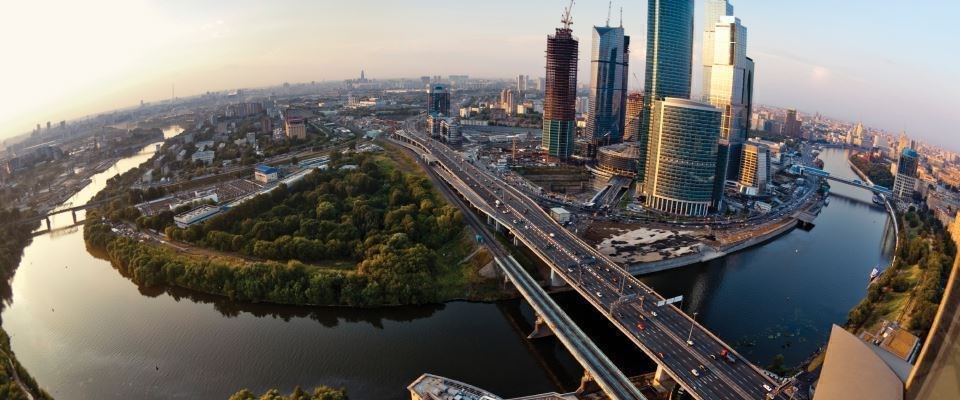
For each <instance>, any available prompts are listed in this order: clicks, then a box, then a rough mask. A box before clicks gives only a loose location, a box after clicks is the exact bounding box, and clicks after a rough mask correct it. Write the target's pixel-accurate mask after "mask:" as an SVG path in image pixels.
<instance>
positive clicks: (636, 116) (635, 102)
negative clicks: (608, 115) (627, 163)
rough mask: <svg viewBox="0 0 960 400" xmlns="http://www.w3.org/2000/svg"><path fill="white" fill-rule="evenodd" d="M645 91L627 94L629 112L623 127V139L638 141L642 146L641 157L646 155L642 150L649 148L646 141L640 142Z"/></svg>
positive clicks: (625, 140)
mask: <svg viewBox="0 0 960 400" xmlns="http://www.w3.org/2000/svg"><path fill="white" fill-rule="evenodd" d="M642 114H643V93H640V92H634V93H630V94H628V95H627V114H626V116H625V117H624V120H625V122H624V128H623V141H624V142H636V143H637V145H639V146H640V151H641V155H640V157H641V158H643V157H645V155H644V154H642V152H645V151H646V149H647V144H646V143H645V142H640V141H639V140H638V139H639V138H640V121H641V120H642V119H643V115H642Z"/></svg>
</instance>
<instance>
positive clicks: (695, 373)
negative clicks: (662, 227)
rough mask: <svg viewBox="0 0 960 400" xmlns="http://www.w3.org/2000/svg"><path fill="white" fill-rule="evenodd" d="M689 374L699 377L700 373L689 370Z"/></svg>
mask: <svg viewBox="0 0 960 400" xmlns="http://www.w3.org/2000/svg"><path fill="white" fill-rule="evenodd" d="M690 373H691V374H693V376H700V373H699V372H697V370H696V369H691V370H690Z"/></svg>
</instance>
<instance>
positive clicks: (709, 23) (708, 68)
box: [701, 0, 733, 91]
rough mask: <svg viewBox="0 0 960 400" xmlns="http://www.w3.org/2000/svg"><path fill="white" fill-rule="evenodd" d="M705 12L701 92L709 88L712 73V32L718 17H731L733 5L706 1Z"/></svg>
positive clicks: (724, 2) (724, 0)
mask: <svg viewBox="0 0 960 400" xmlns="http://www.w3.org/2000/svg"><path fill="white" fill-rule="evenodd" d="M705 3H706V8H707V12H706V13H704V19H703V21H704V23H703V58H702V59H701V61H703V90H704V91H706V90H707V88H709V87H710V79H711V78H710V76H711V73H712V72H713V57H714V52H715V51H716V50H715V49H714V45H713V43H714V41H715V40H714V32H715V29H716V26H717V22H720V17H723V16H727V15H733V5H732V4H730V2H729V1H727V0H706V2H705Z"/></svg>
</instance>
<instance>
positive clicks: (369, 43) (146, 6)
mask: <svg viewBox="0 0 960 400" xmlns="http://www.w3.org/2000/svg"><path fill="white" fill-rule="evenodd" d="M695 3H696V10H697V14H696V21H695V23H694V37H695V42H694V53H693V56H694V57H693V71H694V76H693V80H692V82H693V93H694V96H697V95H698V94H699V93H700V92H701V78H700V74H701V67H700V40H701V36H702V31H703V7H704V5H703V0H696V2H695ZM732 3H733V5H734V7H735V9H734V11H735V14H736V15H737V16H738V17H739V18H740V19H741V21H742V23H743V24H744V25H745V26H747V28H748V49H747V53H748V55H749V56H750V57H751V58H753V59H754V61H755V62H756V81H755V84H754V96H755V101H756V102H757V103H760V104H767V105H775V106H782V107H795V108H797V109H799V110H801V112H808V113H813V112H820V113H822V114H824V115H827V116H832V117H836V118H840V119H845V120H849V121H856V120H862V121H863V122H864V124H865V125H867V126H871V127H876V128H881V129H886V130H888V131H892V132H899V131H901V130H906V132H907V134H908V135H910V136H913V137H917V138H919V139H921V140H924V141H926V142H929V143H932V144H936V145H941V146H945V147H948V148H950V149H953V150H960V138H957V133H960V132H958V131H960V129H958V128H957V127H958V126H960V112H957V111H956V110H955V108H956V106H957V105H958V104H960V102H958V101H957V100H956V97H955V96H956V93H958V92H960V79H958V78H960V76H958V75H960V74H958V72H957V71H958V65H960V46H958V44H957V42H956V41H957V39H958V38H960V25H958V24H956V16H957V15H960V1H957V0H914V1H903V0H897V1H893V0H844V1H836V0H805V1H770V0H733V1H732ZM567 4H568V1H566V0H523V1H518V0H483V1H466V0H444V1H440V0H405V1H395V0H376V1H375V0H351V1H334V0H312V1H309V0H290V1H280V0H276V1H269V2H267V1H257V0H231V1H225V0H204V1H197V0H84V1H74V0H60V1H49V0H31V1H4V2H3V3H2V4H0V54H3V55H4V60H3V62H0V139H3V138H6V137H10V136H13V135H17V134H20V133H23V132H26V131H29V130H30V129H31V128H32V127H33V126H34V125H35V124H36V123H38V122H39V123H44V124H45V123H46V121H48V120H49V121H53V122H54V123H56V122H57V121H60V120H62V119H67V120H69V119H72V118H77V117H81V116H84V115H88V114H94V113H99V112H104V111H109V110H113V109H116V108H121V107H129V106H133V105H136V104H139V102H140V100H141V99H142V100H144V101H147V102H150V101H155V100H163V99H168V98H170V96H171V86H173V87H175V90H176V95H177V96H178V97H181V96H190V95H194V94H199V93H203V92H206V91H217V90H226V89H236V88H242V87H259V86H267V85H275V84H279V83H283V82H309V81H323V80H341V79H346V78H352V77H356V76H358V75H359V71H360V69H361V68H362V69H365V70H366V75H367V77H368V78H374V79H376V78H381V79H386V78H396V77H411V78H415V77H419V76H421V75H444V76H446V75H451V74H467V75H470V76H472V77H486V78H499V77H502V78H510V77H515V76H516V75H518V74H527V75H530V76H533V77H537V76H542V75H543V70H544V50H545V47H546V35H548V34H550V33H552V32H553V31H554V29H555V28H556V27H557V26H559V24H560V17H561V14H562V11H563V8H564V7H565V6H566V5H567ZM607 5H608V2H607V1H603V0H580V1H578V2H577V3H576V4H575V5H574V8H573V20H574V25H573V28H574V34H575V35H576V36H578V37H579V38H580V53H581V54H580V60H581V61H580V71H581V74H580V80H581V82H586V81H587V79H586V75H587V73H588V71H589V65H588V62H587V60H588V59H589V57H588V56H589V54H588V52H589V48H590V41H591V32H590V29H591V27H592V26H593V25H603V24H604V22H605V20H606V18H607ZM621 6H622V7H623V26H624V29H625V30H626V33H627V34H628V35H630V36H632V50H633V51H632V52H631V58H630V63H631V71H632V72H633V73H636V74H637V77H638V78H639V80H641V81H642V79H643V65H644V58H645V51H644V47H645V36H646V34H645V33H646V1H642V0H633V1H629V2H627V1H620V2H616V1H615V2H614V3H613V13H612V14H613V15H612V17H611V25H619V23H620V17H619V7H621ZM631 86H633V87H635V88H639V87H640V86H641V84H640V83H639V81H637V80H633V79H632V80H631Z"/></svg>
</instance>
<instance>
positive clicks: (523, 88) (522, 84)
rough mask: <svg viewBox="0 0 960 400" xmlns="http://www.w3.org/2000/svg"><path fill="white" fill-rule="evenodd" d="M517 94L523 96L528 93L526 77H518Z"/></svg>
mask: <svg viewBox="0 0 960 400" xmlns="http://www.w3.org/2000/svg"><path fill="white" fill-rule="evenodd" d="M517 92H519V93H520V95H521V96H522V95H523V94H524V93H526V92H527V76H526V75H522V74H521V75H517Z"/></svg>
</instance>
